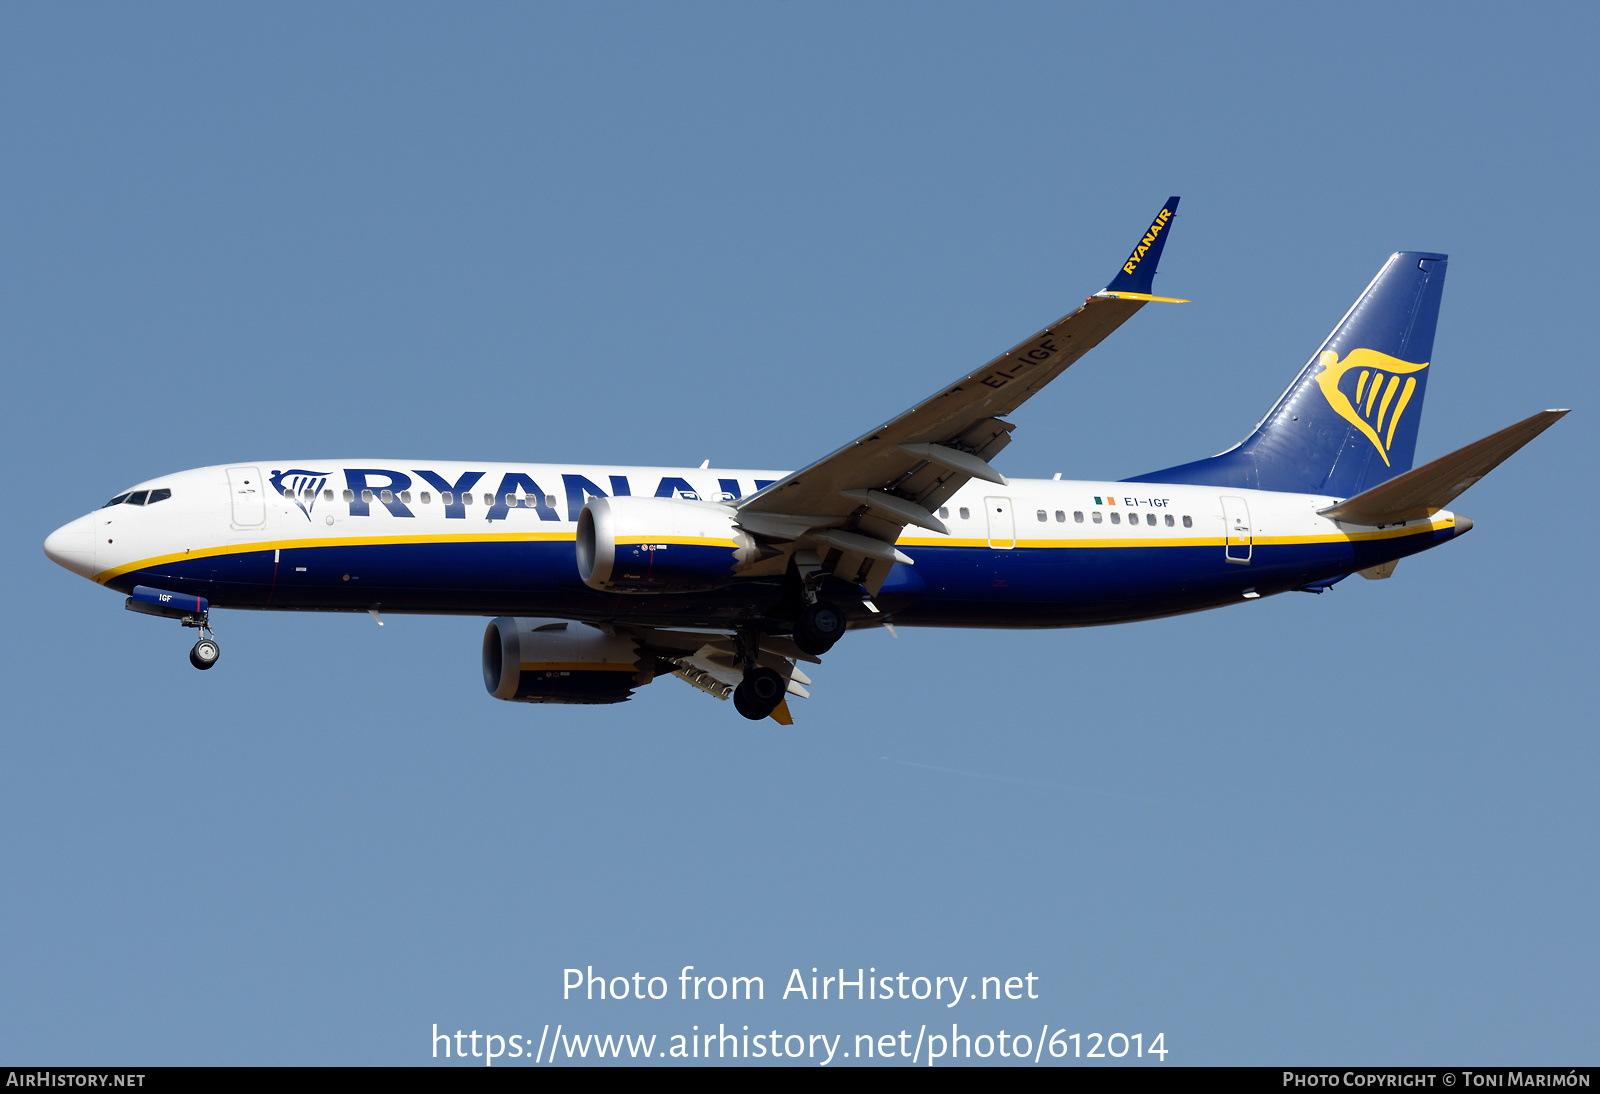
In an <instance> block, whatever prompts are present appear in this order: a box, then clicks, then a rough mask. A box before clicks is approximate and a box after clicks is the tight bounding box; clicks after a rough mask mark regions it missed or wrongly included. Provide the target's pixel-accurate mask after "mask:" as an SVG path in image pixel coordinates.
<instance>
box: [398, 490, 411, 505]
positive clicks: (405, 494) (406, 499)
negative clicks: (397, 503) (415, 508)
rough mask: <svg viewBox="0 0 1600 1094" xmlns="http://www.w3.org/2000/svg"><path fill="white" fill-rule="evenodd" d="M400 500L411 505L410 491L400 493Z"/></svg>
mask: <svg viewBox="0 0 1600 1094" xmlns="http://www.w3.org/2000/svg"><path fill="white" fill-rule="evenodd" d="M400 500H401V501H403V502H405V503H406V504H407V505H410V504H411V491H409V490H402V491H400Z"/></svg>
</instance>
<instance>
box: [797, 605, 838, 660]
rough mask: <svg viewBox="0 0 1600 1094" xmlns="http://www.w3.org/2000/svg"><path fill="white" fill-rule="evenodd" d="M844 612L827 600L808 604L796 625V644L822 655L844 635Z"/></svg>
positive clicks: (812, 653) (816, 655) (810, 652)
mask: <svg viewBox="0 0 1600 1094" xmlns="http://www.w3.org/2000/svg"><path fill="white" fill-rule="evenodd" d="M844 624H845V619H844V613H843V612H841V611H840V610H839V609H838V608H835V607H834V606H833V605H832V604H829V603H828V602H827V601H825V600H817V601H814V602H812V603H810V604H807V605H806V606H805V607H804V608H803V609H801V611H800V618H799V620H798V621H797V622H796V623H795V626H794V644H795V645H797V646H799V647H800V648H801V649H802V650H804V651H805V652H806V653H809V654H811V656H813V657H821V656H822V655H823V654H825V653H827V652H828V651H829V650H831V649H833V644H834V643H835V642H837V641H839V639H841V638H843V637H844Z"/></svg>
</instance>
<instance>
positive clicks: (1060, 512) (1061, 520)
mask: <svg viewBox="0 0 1600 1094" xmlns="http://www.w3.org/2000/svg"><path fill="white" fill-rule="evenodd" d="M1066 521H1067V514H1066V510H1064V509H1057V510H1056V523H1057V524H1065V523H1066Z"/></svg>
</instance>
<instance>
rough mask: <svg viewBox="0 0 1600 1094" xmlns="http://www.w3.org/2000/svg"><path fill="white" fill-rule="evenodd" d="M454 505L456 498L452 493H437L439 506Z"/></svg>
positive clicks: (447, 491) (445, 491) (444, 491)
mask: <svg viewBox="0 0 1600 1094" xmlns="http://www.w3.org/2000/svg"><path fill="white" fill-rule="evenodd" d="M455 503H456V496H455V495H454V494H453V493H451V492H450V491H449V490H441V491H439V504H440V505H454V504H455Z"/></svg>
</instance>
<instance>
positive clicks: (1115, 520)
mask: <svg viewBox="0 0 1600 1094" xmlns="http://www.w3.org/2000/svg"><path fill="white" fill-rule="evenodd" d="M1111 523H1112V524H1121V523H1122V514H1121V513H1117V512H1113V513H1112V514H1111Z"/></svg>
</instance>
